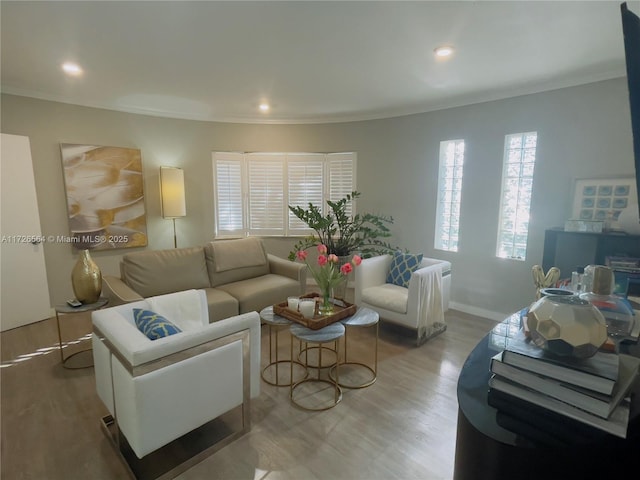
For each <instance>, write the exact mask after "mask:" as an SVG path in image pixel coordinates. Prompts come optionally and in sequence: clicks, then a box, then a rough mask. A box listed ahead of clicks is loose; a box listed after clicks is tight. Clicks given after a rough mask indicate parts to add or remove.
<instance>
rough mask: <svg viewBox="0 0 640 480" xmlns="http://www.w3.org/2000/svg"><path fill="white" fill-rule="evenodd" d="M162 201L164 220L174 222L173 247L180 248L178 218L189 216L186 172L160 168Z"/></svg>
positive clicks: (172, 168) (178, 169) (174, 168)
mask: <svg viewBox="0 0 640 480" xmlns="http://www.w3.org/2000/svg"><path fill="white" fill-rule="evenodd" d="M160 199H161V202H160V203H161V205H162V218H170V219H172V220H173V246H174V248H178V237H177V236H176V218H180V217H184V216H186V215H187V206H186V203H185V200H184V171H183V170H182V169H181V168H176V167H160Z"/></svg>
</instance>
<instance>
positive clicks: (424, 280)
mask: <svg viewBox="0 0 640 480" xmlns="http://www.w3.org/2000/svg"><path fill="white" fill-rule="evenodd" d="M418 279H419V284H418V290H419V294H418V339H419V341H424V340H426V339H428V338H430V337H432V336H434V335H436V334H438V333H440V332H442V331H443V330H444V329H445V328H446V326H445V323H444V304H443V298H442V270H441V269H440V268H432V269H430V271H428V272H425V274H423V275H419V276H418Z"/></svg>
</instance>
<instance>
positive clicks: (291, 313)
mask: <svg viewBox="0 0 640 480" xmlns="http://www.w3.org/2000/svg"><path fill="white" fill-rule="evenodd" d="M300 298H301V299H302V298H315V299H316V300H318V299H320V295H319V294H317V293H309V294H307V295H302V296H301V297H300ZM357 309H358V307H357V306H356V305H354V304H352V303H349V302H345V301H344V300H341V299H339V298H336V299H334V300H333V313H332V314H331V315H320V314H319V313H318V302H317V301H316V308H315V313H314V315H313V318H305V317H304V316H303V315H302V314H301V313H300V312H298V311H297V310H293V309H291V308H289V306H288V304H287V302H282V303H276V304H275V305H274V306H273V313H275V314H276V315H280V316H281V317H284V318H288V319H289V320H291V321H293V322H296V323H299V324H301V325H304V326H305V327H307V328H310V329H311V330H319V329H321V328H323V327H326V326H327V325H331V324H332V323H335V322H339V321H340V320H342V319H344V318H347V317H350V316H351V315H353V314H354V313H356V310H357Z"/></svg>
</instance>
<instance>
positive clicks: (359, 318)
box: [329, 307, 380, 389]
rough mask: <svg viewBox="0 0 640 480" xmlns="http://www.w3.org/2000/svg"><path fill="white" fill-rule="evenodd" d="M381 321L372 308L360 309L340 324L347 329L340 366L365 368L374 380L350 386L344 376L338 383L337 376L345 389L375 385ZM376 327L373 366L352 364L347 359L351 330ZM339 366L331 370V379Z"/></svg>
mask: <svg viewBox="0 0 640 480" xmlns="http://www.w3.org/2000/svg"><path fill="white" fill-rule="evenodd" d="M379 320H380V315H379V314H378V312H376V311H374V310H372V309H370V308H365V307H363V308H358V310H357V311H356V313H354V314H353V315H351V316H350V317H347V318H345V319H344V320H341V321H340V322H341V323H342V324H343V325H344V326H345V327H346V328H345V333H344V361H343V362H340V366H342V365H356V366H359V367H363V368H365V369H367V370H369V372H371V374H372V378H371V380H368V381H363V382H361V383H357V384H354V383H352V384H349V383H346V381H345V380H344V375H343V377H342V381H341V382H338V380H337V374H336V375H335V376H336V382H338V384H339V385H340V386H341V387H343V388H351V389H355V388H365V387H368V386H370V385H373V384H374V383H375V381H376V380H377V378H378V327H379V324H380V322H379ZM374 325H375V327H376V339H375V346H374V351H373V366H369V365H366V364H364V363H361V362H350V361H348V358H347V338H348V335H347V333H348V332H349V330H350V328H366V327H372V326H374ZM337 367H338V365H337V364H336V365H334V366H333V367H331V370H329V376H330V377H331V378H333V376H334V372H335V371H336V369H337Z"/></svg>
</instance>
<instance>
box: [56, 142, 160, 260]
mask: <svg viewBox="0 0 640 480" xmlns="http://www.w3.org/2000/svg"><path fill="white" fill-rule="evenodd" d="M60 150H61V153H62V172H63V176H64V185H65V191H66V196H67V212H68V213H67V214H68V218H69V229H70V231H71V237H70V243H71V244H72V245H73V246H74V247H75V248H77V249H93V250H108V249H113V248H130V247H143V246H145V245H147V217H146V210H145V205H144V188H143V185H144V182H143V177H142V157H141V155H140V150H138V149H135V148H121V147H104V146H96V145H78V144H69V143H62V144H60Z"/></svg>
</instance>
